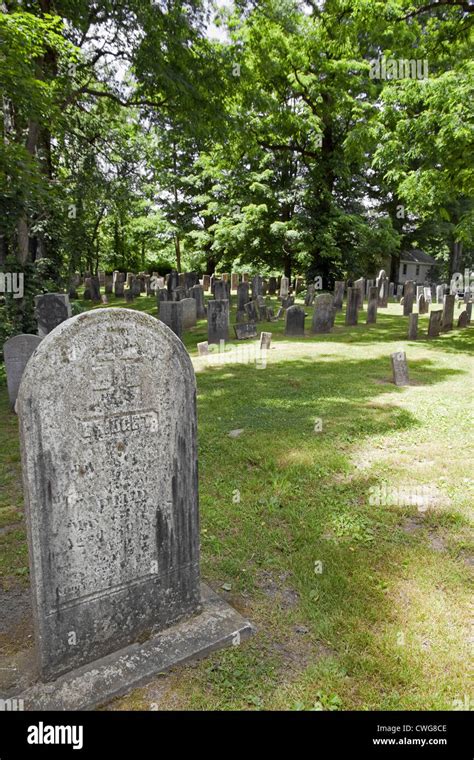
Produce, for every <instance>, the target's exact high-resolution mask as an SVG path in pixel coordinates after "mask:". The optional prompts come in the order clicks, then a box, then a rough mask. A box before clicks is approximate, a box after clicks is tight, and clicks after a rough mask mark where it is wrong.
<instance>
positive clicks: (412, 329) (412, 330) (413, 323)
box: [408, 314, 418, 340]
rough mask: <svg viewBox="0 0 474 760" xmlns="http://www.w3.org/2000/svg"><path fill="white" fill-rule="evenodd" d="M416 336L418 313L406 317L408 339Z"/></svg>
mask: <svg viewBox="0 0 474 760" xmlns="http://www.w3.org/2000/svg"><path fill="white" fill-rule="evenodd" d="M417 338H418V314H410V316H409V317H408V340H416V339H417Z"/></svg>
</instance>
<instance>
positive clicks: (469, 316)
mask: <svg viewBox="0 0 474 760" xmlns="http://www.w3.org/2000/svg"><path fill="white" fill-rule="evenodd" d="M466 314H467V324H468V325H470V324H471V319H472V301H470V302H469V303H467V304H466Z"/></svg>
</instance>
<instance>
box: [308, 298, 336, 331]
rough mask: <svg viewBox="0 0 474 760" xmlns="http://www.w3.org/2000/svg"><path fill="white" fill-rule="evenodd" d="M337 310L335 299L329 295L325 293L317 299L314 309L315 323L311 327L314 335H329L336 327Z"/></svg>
mask: <svg viewBox="0 0 474 760" xmlns="http://www.w3.org/2000/svg"><path fill="white" fill-rule="evenodd" d="M335 315H336V309H335V308H334V298H333V296H332V295H330V294H329V293H323V294H322V295H320V296H318V297H317V298H316V305H315V307H314V314H313V322H312V325H311V332H312V333H328V332H331V330H332V328H333V327H334V317H335Z"/></svg>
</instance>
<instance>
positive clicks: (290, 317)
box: [285, 306, 305, 337]
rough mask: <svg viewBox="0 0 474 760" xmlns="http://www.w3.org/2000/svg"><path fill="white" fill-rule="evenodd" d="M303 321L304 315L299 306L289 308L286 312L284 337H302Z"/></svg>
mask: <svg viewBox="0 0 474 760" xmlns="http://www.w3.org/2000/svg"><path fill="white" fill-rule="evenodd" d="M304 319H305V313H304V309H302V308H301V306H290V307H289V308H288V309H287V310H286V319H285V335H288V336H293V337H294V336H300V335H304Z"/></svg>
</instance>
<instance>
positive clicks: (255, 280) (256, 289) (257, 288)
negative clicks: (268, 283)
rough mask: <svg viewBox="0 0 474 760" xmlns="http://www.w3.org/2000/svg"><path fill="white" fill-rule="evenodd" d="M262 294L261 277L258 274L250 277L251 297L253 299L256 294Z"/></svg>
mask: <svg viewBox="0 0 474 760" xmlns="http://www.w3.org/2000/svg"><path fill="white" fill-rule="evenodd" d="M262 295H263V279H262V277H260V275H259V274H256V275H255V276H254V277H252V298H253V299H254V300H255V299H256V298H257V296H262Z"/></svg>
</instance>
